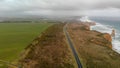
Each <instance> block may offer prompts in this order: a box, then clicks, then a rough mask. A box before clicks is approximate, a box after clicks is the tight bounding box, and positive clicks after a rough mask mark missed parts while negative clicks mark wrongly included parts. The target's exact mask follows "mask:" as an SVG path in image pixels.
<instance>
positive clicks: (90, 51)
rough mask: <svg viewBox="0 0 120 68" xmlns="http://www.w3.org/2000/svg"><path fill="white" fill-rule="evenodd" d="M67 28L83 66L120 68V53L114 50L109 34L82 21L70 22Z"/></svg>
mask: <svg viewBox="0 0 120 68" xmlns="http://www.w3.org/2000/svg"><path fill="white" fill-rule="evenodd" d="M67 30H68V32H69V34H70V36H71V39H72V41H73V43H74V47H75V48H76V51H77V53H78V55H79V58H80V60H81V63H82V65H83V68H120V54H118V53H116V52H115V51H113V50H112V44H111V41H112V39H111V36H110V35H109V34H107V33H105V34H104V33H100V32H97V31H92V30H90V27H89V26H86V25H84V24H81V23H71V24H68V26H67Z"/></svg>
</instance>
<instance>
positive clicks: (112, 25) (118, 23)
mask: <svg viewBox="0 0 120 68" xmlns="http://www.w3.org/2000/svg"><path fill="white" fill-rule="evenodd" d="M117 19H118V20H117ZM117 19H113V20H112V18H109V19H108V18H107V19H105V18H97V19H96V18H91V20H92V21H95V22H96V25H95V26H92V27H91V30H96V31H99V32H102V33H109V34H111V33H112V30H113V29H115V32H116V33H115V38H112V47H113V50H115V51H116V52H118V53H119V54H120V20H119V19H120V18H117Z"/></svg>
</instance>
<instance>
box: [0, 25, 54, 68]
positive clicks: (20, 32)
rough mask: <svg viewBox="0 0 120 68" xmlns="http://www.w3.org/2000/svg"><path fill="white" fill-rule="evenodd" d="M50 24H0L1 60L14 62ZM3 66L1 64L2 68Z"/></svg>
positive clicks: (0, 67)
mask: <svg viewBox="0 0 120 68" xmlns="http://www.w3.org/2000/svg"><path fill="white" fill-rule="evenodd" d="M50 25H52V24H50V23H0V60H4V61H9V62H12V61H14V60H17V59H18V58H19V57H20V53H21V52H22V51H23V50H24V48H25V47H26V46H27V45H28V44H29V43H30V42H31V41H32V40H33V39H34V38H35V37H37V36H38V35H40V33H41V32H42V31H44V30H45V29H46V28H47V27H49V26H50ZM2 66H3V64H2V63H1V62H0V68H3V67H2Z"/></svg>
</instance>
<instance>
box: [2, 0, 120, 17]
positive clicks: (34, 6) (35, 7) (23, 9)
mask: <svg viewBox="0 0 120 68" xmlns="http://www.w3.org/2000/svg"><path fill="white" fill-rule="evenodd" d="M29 15H37V16H45V15H49V16H80V15H89V16H102V15H103V16H120V0H0V17H11V16H29Z"/></svg>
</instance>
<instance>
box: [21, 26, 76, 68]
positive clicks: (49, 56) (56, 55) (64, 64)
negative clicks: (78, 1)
mask: <svg viewBox="0 0 120 68" xmlns="http://www.w3.org/2000/svg"><path fill="white" fill-rule="evenodd" d="M64 25H65V24H55V25H53V26H51V27H49V28H48V29H47V30H46V31H45V32H43V33H42V35H40V36H39V37H37V38H36V39H35V40H34V41H33V42H32V43H31V44H30V45H29V46H28V47H26V49H25V53H24V54H23V57H22V58H21V60H20V63H21V66H22V67H23V68H75V61H74V57H73V55H72V53H71V50H70V49H69V46H68V44H67V43H66V39H65V35H64V32H63V27H64Z"/></svg>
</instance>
